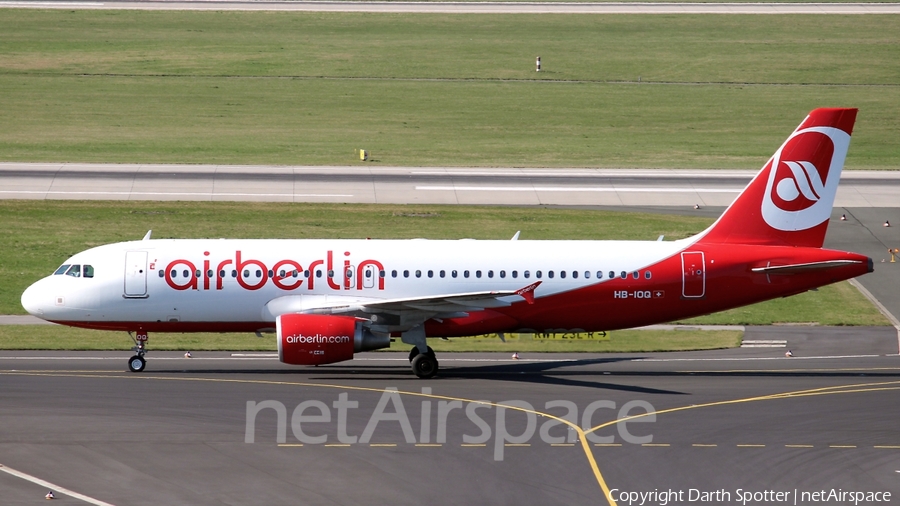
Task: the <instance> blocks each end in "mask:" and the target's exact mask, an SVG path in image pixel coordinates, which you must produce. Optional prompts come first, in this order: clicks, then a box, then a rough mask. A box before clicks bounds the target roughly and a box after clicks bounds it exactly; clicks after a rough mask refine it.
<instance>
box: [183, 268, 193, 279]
mask: <svg viewBox="0 0 900 506" xmlns="http://www.w3.org/2000/svg"><path fill="white" fill-rule="evenodd" d="M181 275H182V276H184V277H186V278H189V277H191V274H190V272H188V270H187V269H185V270H183V271H181Z"/></svg>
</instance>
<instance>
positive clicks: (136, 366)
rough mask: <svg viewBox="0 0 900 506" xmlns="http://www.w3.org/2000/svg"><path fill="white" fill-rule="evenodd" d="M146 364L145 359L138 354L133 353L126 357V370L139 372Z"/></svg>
mask: <svg viewBox="0 0 900 506" xmlns="http://www.w3.org/2000/svg"><path fill="white" fill-rule="evenodd" d="M146 366H147V361H146V360H144V357H142V356H140V355H135V356H133V357H131V358H129V359H128V370H129V371H131V372H141V371H143V370H144V367H146Z"/></svg>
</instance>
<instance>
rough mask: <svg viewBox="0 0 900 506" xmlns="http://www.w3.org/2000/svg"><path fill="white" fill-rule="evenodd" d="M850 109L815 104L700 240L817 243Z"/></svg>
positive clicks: (846, 140) (849, 126)
mask: <svg viewBox="0 0 900 506" xmlns="http://www.w3.org/2000/svg"><path fill="white" fill-rule="evenodd" d="M856 112H857V110H856V109H816V110H814V111H813V112H811V113H809V116H807V117H806V119H805V120H803V123H801V124H800V126H799V127H797V129H796V130H794V133H793V134H791V136H790V137H788V139H787V140H786V141H785V142H784V144H782V145H781V147H780V148H778V151H776V152H775V154H774V155H772V158H770V159H769V162H768V163H767V164H766V165H765V167H763V169H762V170H761V171H760V172H759V174H757V175H756V177H754V178H753V181H751V182H750V184H749V185H747V187H746V188H745V189H744V191H743V192H741V194H740V195H738V198H737V199H736V200H735V201H734V202H733V203H732V204H731V206H729V207H728V209H726V210H725V213H724V214H722V216H721V217H720V218H719V220H718V221H716V222H715V223H714V224H713V225H712V226H711V227H710V228H709V229H707V230H706V232H704V233H703V234H702V237H701V239H700V242H705V243H728V244H770V245H785V246H807V247H815V248H821V247H822V243H823V242H824V241H825V230H826V229H827V228H828V219H829V218H830V217H831V208H832V206H833V205H834V196H835V193H836V192H837V186H838V182H839V181H840V179H841V169H843V168H844V158H845V157H846V156H847V148H848V147H849V146H850V134H851V133H852V131H853V123H854V122H855V121H856Z"/></svg>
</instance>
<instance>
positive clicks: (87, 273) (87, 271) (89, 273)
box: [81, 265, 94, 278]
mask: <svg viewBox="0 0 900 506" xmlns="http://www.w3.org/2000/svg"><path fill="white" fill-rule="evenodd" d="M81 273H82V274H83V275H84V277H86V278H92V277H94V267H93V266H90V265H85V266H84V269H83V270H82V271H81Z"/></svg>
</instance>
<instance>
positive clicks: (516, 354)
mask: <svg viewBox="0 0 900 506" xmlns="http://www.w3.org/2000/svg"><path fill="white" fill-rule="evenodd" d="M512 358H513V360H519V352H518V351H517V352H515V353H513V355H512Z"/></svg>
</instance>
